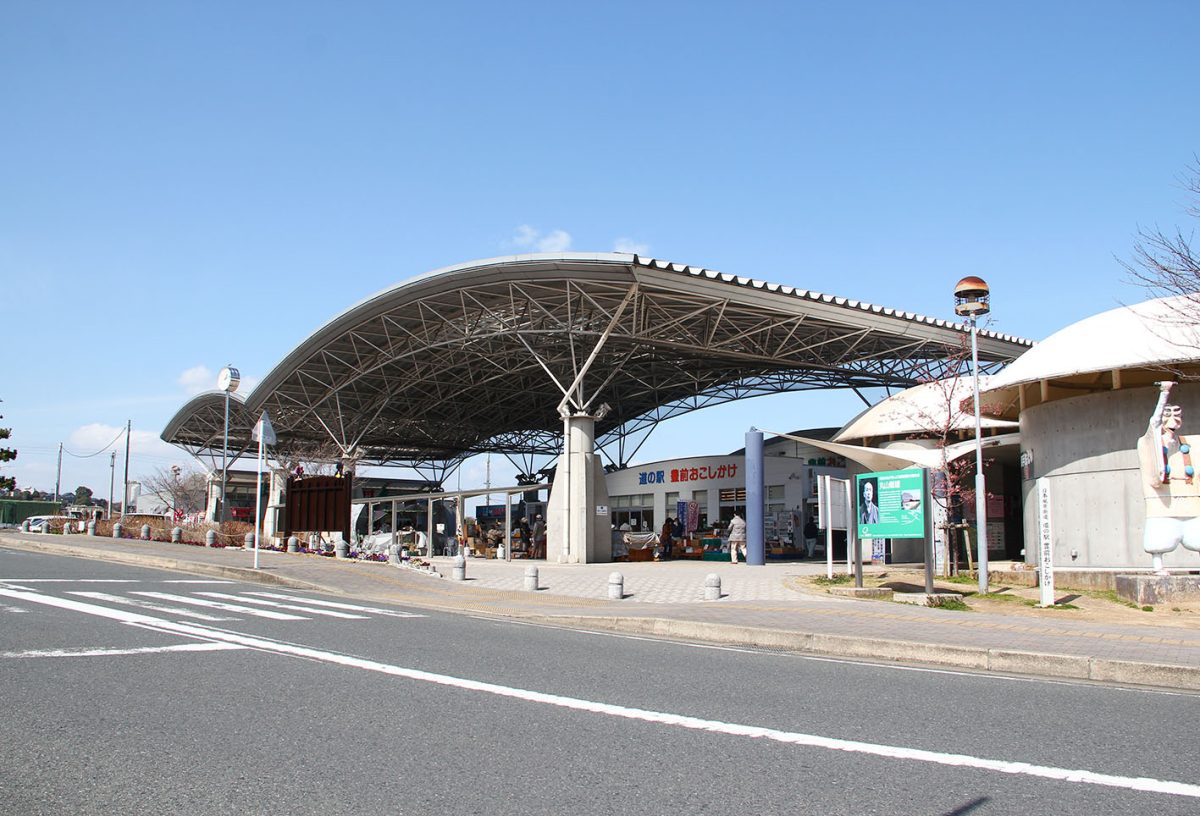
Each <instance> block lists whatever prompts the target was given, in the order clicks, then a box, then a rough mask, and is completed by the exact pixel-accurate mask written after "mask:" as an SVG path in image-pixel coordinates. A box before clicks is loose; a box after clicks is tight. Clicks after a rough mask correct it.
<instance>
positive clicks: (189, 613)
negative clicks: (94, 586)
mask: <svg viewBox="0 0 1200 816" xmlns="http://www.w3.org/2000/svg"><path fill="white" fill-rule="evenodd" d="M67 594H68V595H79V596H81V597H84V598H91V599H92V600H95V601H107V602H108V603H116V604H124V605H125V606H136V607H139V608H141V609H153V610H154V611H155V612H166V613H167V614H169V615H182V616H183V617H185V618H195V619H196V620H206V621H227V620H235V618H219V617H217V616H216V615H206V614H205V613H203V612H196V611H194V610H191V609H181V608H180V607H178V606H167V605H166V604H161V603H155V602H154V601H143V600H142V599H141V598H126V597H125V596H123V595H109V594H108V593H107V592H69V593H67Z"/></svg>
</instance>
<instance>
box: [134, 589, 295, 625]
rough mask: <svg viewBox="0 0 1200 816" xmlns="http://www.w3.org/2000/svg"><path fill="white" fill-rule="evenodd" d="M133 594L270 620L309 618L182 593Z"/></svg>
mask: <svg viewBox="0 0 1200 816" xmlns="http://www.w3.org/2000/svg"><path fill="white" fill-rule="evenodd" d="M133 594H134V595H144V596H146V597H147V598H159V599H161V600H164V601H175V602H176V603H185V604H193V605H195V606H207V607H210V608H212V609H221V610H223V611H225V612H240V613H242V614H243V615H255V616H257V617H260V618H270V619H271V620H309V618H304V617H301V616H300V615H288V614H287V613H284V612H272V611H271V610H269V609H255V608H254V607H252V606H242V605H241V604H230V603H221V602H220V601H209V600H205V599H204V598H187V597H185V596H183V595H172V594H171V593H169V592H135V593H133Z"/></svg>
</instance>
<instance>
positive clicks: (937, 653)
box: [0, 538, 1200, 691]
mask: <svg viewBox="0 0 1200 816" xmlns="http://www.w3.org/2000/svg"><path fill="white" fill-rule="evenodd" d="M0 547H3V548H7V549H15V550H32V551H36V552H45V553H49V554H53V555H66V556H71V557H75V558H88V559H93V560H104V561H110V562H114V563H121V564H128V565H130V566H144V567H156V568H159V569H167V570H172V571H176V572H185V573H192V574H196V575H208V576H212V577H219V578H234V579H237V580H241V581H247V582H250V583H260V584H271V585H274V586H283V587H290V588H292V589H300V590H305V591H308V592H321V593H326V594H332V595H343V596H345V595H347V593H346V592H345V591H344V590H342V589H339V588H336V587H330V586H323V585H321V584H316V583H312V582H309V581H302V580H299V579H296V578H288V577H287V576H282V575H276V574H274V573H270V572H263V571H262V570H255V569H251V568H249V567H229V566H223V565H218V564H201V563H197V562H194V561H183V560H179V559H175V558H167V557H164V556H158V555H150V554H143V553H123V552H113V551H99V550H95V549H89V548H83V547H72V546H70V545H67V544H55V543H52V542H43V541H30V540H28V539H24V538H20V539H11V538H0ZM369 597H370V598H371V599H372V600H376V601H378V602H381V603H382V602H387V603H402V604H404V605H407V606H415V607H419V608H424V609H436V610H440V611H444V612H452V613H453V612H469V613H476V612H478V610H477V609H473V608H467V607H464V606H461V605H455V604H452V603H436V602H430V601H429V600H427V599H411V600H410V599H404V600H396V599H395V598H394V597H388V598H383V597H380V596H378V595H376V594H374V593H371V595H370V596H369ZM491 614H492V615H494V616H496V617H500V618H509V619H513V620H522V621H530V622H537V623H545V624H551V625H555V626H563V627H567V628H573V629H584V630H589V631H607V632H620V633H623V634H635V635H648V636H653V637H662V638H672V639H678V640H685V641H693V642H699V643H711V644H716V645H724V646H749V647H754V648H761V649H776V650H783V651H789V652H795V653H797V654H802V655H819V656H822V657H838V658H853V659H860V660H867V661H871V662H877V663H917V664H924V665H931V666H946V667H951V668H959V669H968V670H972V671H979V672H992V673H997V674H1014V675H1025V676H1033V677H1044V678H1061V679H1069V680H1082V681H1093V682H1099V683H1112V684H1120V685H1135V686H1152V687H1157V688H1169V689H1173V690H1187V691H1200V669H1196V668H1192V667H1189V666H1177V665H1171V664H1165V663H1141V662H1137V661H1132V660H1114V659H1107V658H1094V657H1084V656H1080V655H1063V654H1053V653H1043V652H1025V651H1016V650H1010V649H984V648H975V647H969V646H948V645H945V644H937V643H921V642H916V641H902V640H878V639H871V638H865V637H855V636H851V635H830V634H821V633H815V632H801V631H793V630H776V629H765V628H761V627H755V626H739V625H736V624H727V623H701V622H698V621H687V620H676V619H672V618H650V617H623V616H615V615H553V614H545V613H537V612H533V613H524V612H515V611H511V610H510V611H504V610H497V609H493V610H491Z"/></svg>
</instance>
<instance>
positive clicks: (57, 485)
mask: <svg viewBox="0 0 1200 816" xmlns="http://www.w3.org/2000/svg"><path fill="white" fill-rule="evenodd" d="M62 449H63V443H62V442H59V443H58V473H57V474H56V475H55V477H54V500H55V501H58V494H59V492H60V491H61V488H62Z"/></svg>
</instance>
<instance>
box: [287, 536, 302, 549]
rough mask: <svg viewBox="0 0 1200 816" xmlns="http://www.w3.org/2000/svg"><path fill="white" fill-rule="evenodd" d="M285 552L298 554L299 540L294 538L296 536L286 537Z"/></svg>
mask: <svg viewBox="0 0 1200 816" xmlns="http://www.w3.org/2000/svg"><path fill="white" fill-rule="evenodd" d="M287 551H288V552H300V539H298V538H296V536H288V545H287Z"/></svg>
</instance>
